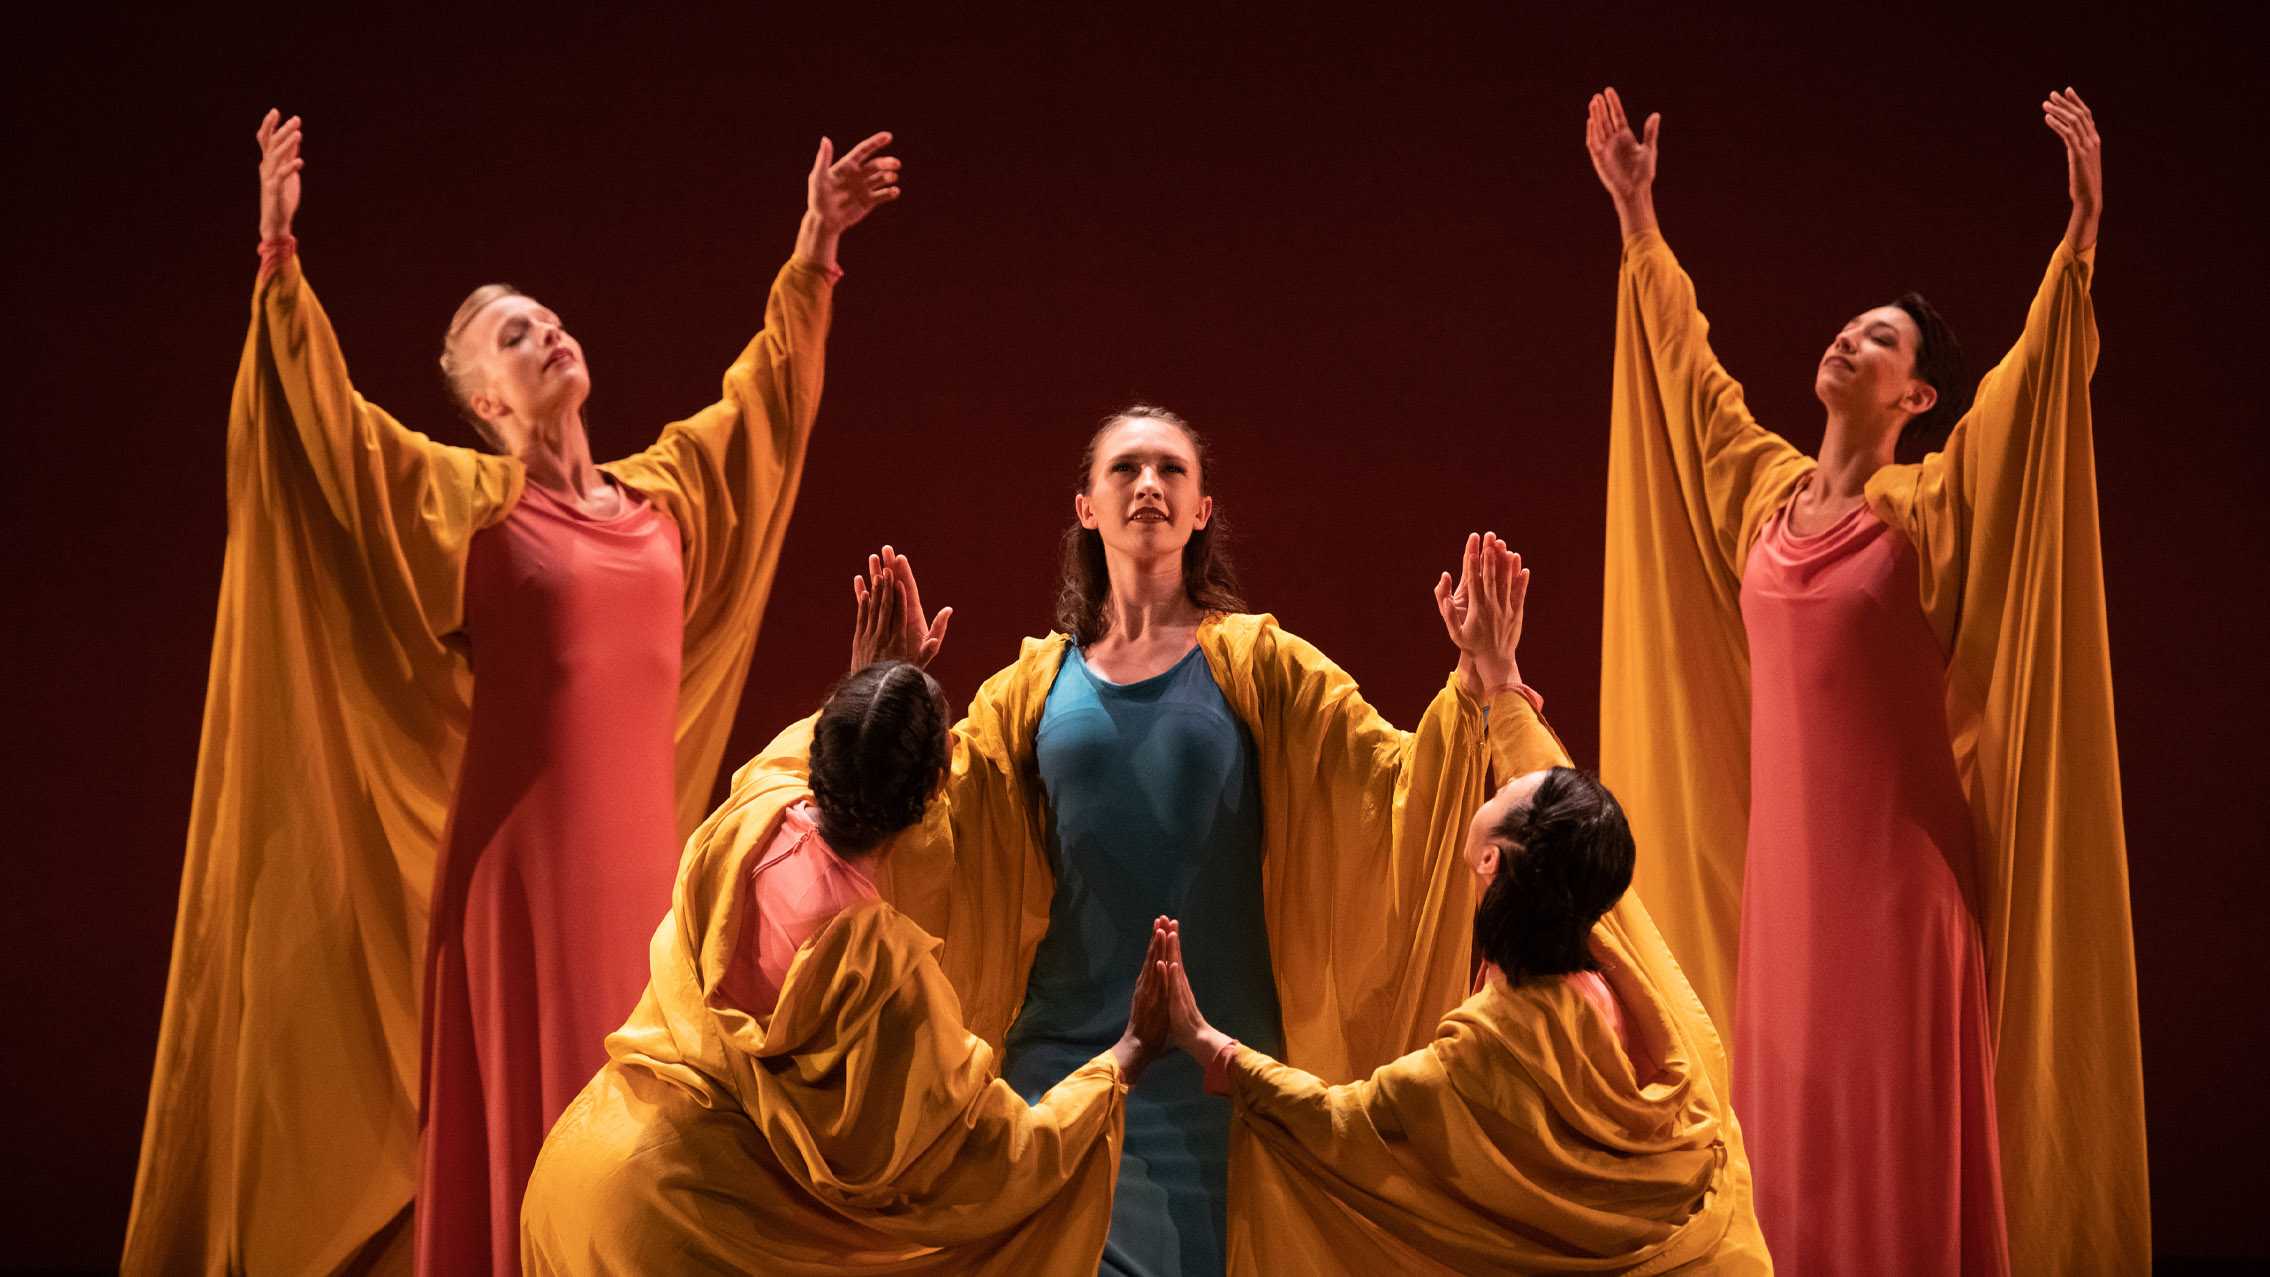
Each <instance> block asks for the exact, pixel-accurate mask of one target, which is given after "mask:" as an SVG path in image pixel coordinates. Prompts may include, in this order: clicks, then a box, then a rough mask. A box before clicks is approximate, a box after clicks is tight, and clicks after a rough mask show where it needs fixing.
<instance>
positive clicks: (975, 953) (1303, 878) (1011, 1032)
mask: <svg viewBox="0 0 2270 1277" xmlns="http://www.w3.org/2000/svg"><path fill="white" fill-rule="evenodd" d="M1208 471H1209V467H1208V465H1207V459H1206V455H1205V451H1204V448H1203V445H1202V444H1201V442H1200V440H1199V438H1198V436H1197V434H1196V433H1195V432H1194V431H1192V430H1191V429H1190V427H1189V426H1188V424H1187V423H1185V422H1184V421H1183V420H1182V419H1181V418H1179V417H1177V416H1175V415H1174V414H1173V413H1170V412H1166V411H1164V410H1163V409H1158V408H1151V407H1142V406H1138V407H1134V408H1130V409H1127V410H1126V411H1124V412H1121V413H1119V414H1116V415H1114V416H1113V417H1111V418H1110V419H1108V420H1106V421H1105V422H1104V424H1103V427H1102V428H1101V429H1099V430H1098V431H1097V432H1096V433H1095V435H1094V436H1093V437H1092V438H1091V439H1090V440H1089V445H1088V449H1087V455H1086V456H1085V457H1083V458H1082V459H1081V463H1080V472H1079V473H1080V481H1079V488H1078V495H1077V496H1076V497H1075V498H1074V512H1075V514H1076V516H1077V518H1078V520H1079V522H1078V523H1077V524H1075V525H1074V526H1073V527H1072V528H1070V529H1068V530H1067V533H1066V536H1065V542H1064V579H1063V588H1062V591H1061V593H1060V596H1059V599H1058V604H1057V625H1058V627H1059V629H1060V630H1062V631H1063V632H1062V633H1061V634H1056V635H1051V636H1050V637H1048V638H1046V639H1037V640H1031V641H1028V642H1027V643H1026V644H1025V648H1024V654H1023V656H1022V657H1020V659H1019V661H1018V663H1017V664H1016V665H1014V666H1012V667H1010V668H1009V669H1008V670H1005V671H1003V672H1002V673H1001V674H999V675H996V676H995V677H994V678H993V679H992V680H989V681H988V682H987V684H986V685H985V686H984V687H983V688H981V689H979V691H978V693H977V695H976V697H975V698H973V699H972V701H971V703H970V711H969V716H968V717H967V718H965V719H964V720H963V721H962V722H961V724H959V725H958V726H957V727H956V728H955V729H954V732H955V762H954V766H953V768H952V769H951V771H950V772H949V775H948V777H947V782H946V785H945V787H944V791H943V793H942V794H941V795H940V797H939V799H938V800H937V802H936V804H935V805H934V807H933V810H932V812H931V814H930V816H929V817H928V818H927V819H926V821H925V824H924V827H923V828H922V829H921V830H920V831H910V832H909V835H908V838H907V839H905V840H902V843H901V845H899V846H898V847H897V848H896V849H895V850H894V851H893V853H892V857H891V860H890V865H891V875H890V877H891V881H890V882H888V883H882V882H879V883H878V887H879V889H880V890H882V892H883V894H884V896H885V898H886V899H889V900H891V901H892V903H893V904H894V905H897V906H898V907H900V908H902V909H904V910H905V911H907V913H908V915H909V916H910V917H913V918H915V919H917V921H919V922H921V923H922V925H923V926H924V928H925V929H926V930H928V931H929V932H930V933H931V934H932V935H935V936H939V937H940V938H941V939H942V940H943V942H944V947H943V949H942V951H941V955H940V960H941V962H942V963H943V965H944V966H945V968H946V971H947V975H948V977H949V978H950V979H952V980H953V981H954V983H955V988H956V992H957V993H958V994H959V995H960V996H961V998H962V1001H963V1009H964V1013H965V1017H966V1018H967V1020H968V1022H969V1023H970V1025H971V1027H972V1031H973V1032H976V1033H978V1034H979V1035H980V1036H981V1037H985V1038H986V1039H987V1040H989V1041H997V1042H999V1043H1000V1044H1001V1046H1002V1055H1001V1060H1002V1076H1003V1077H1005V1078H1006V1079H1007V1080H1008V1081H1009V1083H1010V1084H1011V1085H1012V1086H1014V1087H1016V1088H1017V1089H1018V1090H1019V1091H1021V1092H1024V1093H1025V1094H1028V1095H1039V1094H1042V1093H1044V1092H1045V1091H1047V1089H1048V1088H1049V1087H1050V1086H1052V1085H1054V1084H1055V1083H1056V1082H1058V1081H1060V1080H1061V1079H1062V1078H1063V1077H1064V1076H1065V1075H1066V1074H1068V1073H1069V1072H1070V1071H1071V1070H1072V1069H1073V1068H1075V1067H1077V1066H1078V1065H1079V1064H1081V1063H1082V1062H1084V1061H1086V1060H1088V1059H1092V1058H1093V1057H1094V1056H1095V1054H1096V1049H1094V1048H1091V1047H1089V1046H1087V1045H1086V1044H1087V1043H1089V1042H1092V1041H1095V1040H1097V1039H1098V1038H1099V1035H1100V1037H1101V1040H1103V1041H1104V1042H1105V1044H1106V1045H1108V1044H1109V1043H1110V1042H1111V1041H1113V1040H1115V1039H1116V1038H1117V1036H1118V1035H1119V1033H1120V1030H1121V1028H1122V1026H1123V1024H1124V1017H1125V1014H1126V1010H1125V1008H1126V1006H1127V997H1128V994H1129V992H1130V990H1131V988H1132V979H1133V975H1134V973H1135V972H1136V971H1137V969H1138V966H1139V963H1140V961H1141V955H1142V953H1143V950H1144V948H1145V947H1146V946H1147V945H1148V943H1149V941H1150V936H1151V927H1152V923H1153V921H1154V920H1155V919H1157V918H1158V917H1159V916H1160V915H1172V916H1175V917H1177V918H1180V919H1181V920H1182V922H1183V923H1184V934H1185V935H1186V936H1187V937H1188V940H1187V941H1186V945H1187V946H1189V947H1187V948H1186V950H1185V955H1184V956H1185V962H1186V967H1187V970H1188V971H1189V978H1190V980H1191V982H1192V983H1193V984H1194V985H1196V986H1198V988H1199V996H1201V997H1203V998H1206V999H1207V1006H1208V1009H1209V1011H1210V1012H1211V1011H1212V1009H1213V1008H1214V1007H1215V1006H1216V1005H1219V1006H1220V1007H1221V1008H1222V1013H1221V1019H1222V1027H1223V1029H1224V1031H1225V1032H1230V1033H1234V1034H1236V1035H1237V1036H1238V1038H1240V1039H1241V1040H1243V1041H1246V1042H1249V1043H1252V1044H1255V1045H1256V1046H1260V1045H1261V1044H1264V1043H1267V1044H1273V1045H1275V1046H1280V1047H1282V1048H1283V1049H1284V1050H1285V1051H1286V1052H1287V1053H1288V1055H1289V1056H1290V1057H1294V1058H1298V1059H1302V1060H1306V1061H1310V1062H1311V1063H1310V1064H1306V1065H1303V1067H1312V1068H1313V1069H1314V1070H1315V1071H1319V1072H1321V1073H1323V1074H1327V1075H1330V1076H1333V1077H1335V1078H1339V1077H1355V1076H1360V1075H1362V1074H1364V1073H1368V1072H1369V1071H1370V1070H1371V1069H1373V1068H1376V1067H1378V1066H1379V1065H1380V1064H1384V1063H1386V1062H1387V1061H1388V1060H1390V1059H1393V1058H1394V1057H1396V1056H1398V1055H1401V1054H1403V1053H1404V1052H1406V1051H1409V1050H1411V1049H1413V1048H1414V1047H1416V1046H1419V1045H1422V1044H1423V1043H1424V1042H1425V1041H1426V1038H1427V1035H1429V1034H1431V1032H1432V1030H1433V1027H1434V1025H1435V1024H1436V1023H1437V1022H1438V1021H1439V1020H1440V1019H1441V1016H1442V1014H1443V1013H1444V1012H1445V1011H1447V1010H1449V1009H1450V1007H1451V1006H1454V1005H1456V1003H1457V1001H1458V999H1459V998H1460V997H1462V996H1463V995H1464V993H1465V991H1466V989H1467V986H1468V982H1469V980H1470V978H1471V974H1472V973H1471V970H1470V968H1469V967H1468V964H1467V954H1466V931H1465V928H1463V926H1461V927H1459V928H1457V929H1456V931H1455V934H1454V933H1453V932H1452V931H1451V930H1449V929H1446V928H1444V927H1442V926H1440V925H1439V924H1440V922H1441V920H1442V919H1443V918H1445V917H1450V918H1458V919H1460V920H1461V921H1462V918H1463V911H1464V910H1466V909H1469V908H1470V907H1471V901H1470V900H1469V899H1468V898H1467V896H1466V894H1465V888H1466V883H1467V879H1468V875H1467V874H1466V873H1465V872H1464V867H1463V862H1462V861H1461V860H1460V859H1459V856H1458V850H1459V846H1460V844H1461V841H1462V836H1463V830H1464V828H1465V825H1466V822H1467V821H1468V820H1469V819H1470V818H1471V817H1472V815H1473V812H1474V810H1475V809H1476V808H1478V807H1479V806H1480V805H1481V803H1482V801H1483V800H1484V799H1485V798H1486V797H1487V796H1488V791H1487V788H1486V786H1485V783H1484V782H1485V780H1486V775H1487V771H1488V754H1489V751H1490V745H1489V740H1488V735H1489V733H1488V729H1487V726H1486V716H1485V714H1484V707H1485V705H1487V704H1489V703H1491V702H1493V701H1497V702H1499V703H1500V704H1501V705H1502V706H1503V707H1504V708H1506V709H1507V710H1508V711H1509V712H1510V710H1511V708H1512V706H1513V704H1514V703H1517V702H1518V701H1519V700H1520V699H1521V697H1520V695H1519V693H1518V691H1517V690H1516V689H1518V686H1519V673H1518V671H1517V670H1516V668H1515V665H1514V646H1515V644H1516V642H1517V641H1518V639H1519V627H1520V621H1519V617H1520V607H1519V602H1518V587H1517V586H1516V585H1515V582H1516V581H1517V580H1521V581H1525V575H1524V574H1523V573H1522V572H1521V570H1520V560H1519V557H1518V556H1516V555H1514V554H1512V553H1511V552H1510V551H1509V550H1507V549H1506V548H1505V547H1504V546H1503V545H1501V544H1500V543H1498V542H1497V540H1496V539H1495V537H1494V536H1493V537H1489V538H1484V537H1480V536H1475V537H1471V538H1469V539H1468V543H1467V547H1466V556H1465V565H1464V577H1465V580H1464V581H1462V583H1461V584H1460V585H1459V586H1458V587H1457V588H1455V589H1454V588H1453V586H1452V583H1451V580H1450V578H1449V577H1448V576H1447V575H1445V576H1444V577H1443V578H1442V580H1441V582H1440V583H1439V585H1438V587H1437V590H1436V604H1437V607H1438V610H1439V611H1440V612H1441V615H1442V620H1443V622H1444V624H1445V626H1446V627H1447V629H1448V632H1449V634H1450V636H1451V639H1452V641H1453V642H1454V643H1456V644H1457V645H1458V648H1459V651H1460V660H1459V675H1458V677H1456V678H1455V679H1453V680H1451V683H1450V685H1449V686H1447V687H1445V688H1444V690H1443V691H1442V692H1441V693H1439V694H1438V695H1437V696H1436V698H1435V701H1434V703H1433V704H1431V705H1430V706H1429V708H1428V711H1427V715H1426V718H1425V719H1424V720H1422V722H1421V724H1420V729H1419V731H1418V732H1416V733H1404V732H1400V731H1397V730H1396V729H1395V728H1394V727H1393V726H1392V725H1390V724H1388V723H1387V722H1386V721H1385V720H1384V719H1382V718H1380V716H1379V715H1378V714H1377V713H1376V712H1375V711H1374V710H1372V708H1371V707H1370V706H1368V705H1366V704H1365V703H1364V702H1363V699H1362V697H1361V696H1360V695H1358V694H1357V692H1356V687H1355V683H1354V681H1353V680H1351V679H1349V678H1348V677H1347V675H1346V674H1345V673H1343V672H1341V671H1340V670H1339V669H1338V668H1337V667H1335V666H1333V665H1332V664H1331V662H1330V661H1328V660H1326V659H1325V658H1324V656H1323V654H1322V653H1319V652H1317V651H1316V650H1315V649H1314V648H1313V647H1310V646H1309V645H1308V644H1306V643H1303V642H1302V641H1300V640H1299V639H1298V638H1295V637H1294V636H1292V635H1289V634H1286V633H1285V632H1284V631H1283V630H1281V629H1279V628H1278V627H1277V624H1276V621H1275V620H1274V618H1271V617H1267V616H1255V615H1250V614H1246V612H1245V604H1244V601H1243V599H1242V598H1241V597H1240V595H1239V592H1238V589H1237V584H1236V579H1235V575H1234V573H1233V572H1232V571H1231V569H1230V565H1229V561H1228V559H1227V558H1226V556H1224V555H1223V553H1222V550H1221V540H1222V524H1221V520H1220V519H1219V517H1218V516H1217V515H1216V514H1215V512H1214V507H1213V497H1212V496H1211V495H1210V494H1209V493H1208V491H1207V487H1208V485H1207V478H1208ZM1485 570H1487V571H1489V572H1493V573H1495V574H1496V578H1495V579H1498V580H1500V581H1502V582H1503V583H1504V585H1505V589H1504V590H1502V591H1501V592H1500V593H1499V594H1497V595H1492V596H1490V600H1488V601H1484V602H1483V603H1481V604H1480V605H1478V606H1476V605H1472V599H1473V598H1474V597H1478V596H1474V595H1471V594H1470V592H1469V590H1468V588H1467V585H1468V583H1473V582H1478V580H1479V577H1478V575H1477V574H1479V573H1482V572H1484V571H1485ZM868 571H869V574H870V576H871V577H873V578H874V579H875V581H876V582H877V584H876V588H878V589H889V590H892V591H894V592H895V593H896V594H897V595H899V596H900V597H902V598H903V611H902V612H901V614H900V616H899V618H898V620H896V621H894V622H893V623H892V625H891V627H890V628H891V630H892V632H891V633H890V634H888V635H867V636H865V637H864V638H862V639H860V640H855V642H854V649H855V653H856V654H857V655H856V659H855V662H854V663H855V664H856V663H858V662H860V661H865V660H872V659H876V658H878V657H883V656H897V657H900V658H902V659H907V660H912V661H915V662H916V663H918V664H919V663H926V662H927V661H928V660H929V659H930V657H931V656H932V655H933V654H934V653H935V652H936V651H937V648H938V645H939V642H940V640H941V638H942V636H943V633H944V630H945V624H946V618H947V616H948V614H949V613H950V609H945V610H941V612H940V613H939V614H938V615H937V617H935V618H931V617H929V616H926V615H925V614H924V613H923V610H922V606H921V602H920V597H919V594H918V593H917V591H916V589H915V587H914V580H913V569H912V567H911V565H909V564H908V563H907V562H906V561H905V560H903V559H899V558H897V557H896V556H895V555H893V554H892V553H891V551H890V548H889V547H887V546H886V547H884V550H883V553H882V555H881V556H879V557H876V558H871V559H869V561H868ZM1475 588H1476V589H1479V586H1478V584H1477V585H1476V586H1475ZM854 592H855V593H856V594H858V595H859V596H860V598H861V600H862V602H863V603H864V602H865V600H866V598H867V586H866V583H865V581H863V580H855V582H854ZM1500 600H1502V602H1501V601H1500ZM886 610H888V605H886ZM863 614H864V613H863ZM870 649H871V650H870ZM1501 698H1505V699H1503V700H1501ZM1264 795H1267V796H1268V797H1267V800H1266V801H1267V802H1268V804H1269V807H1270V811H1269V814H1268V816H1267V818H1266V819H1265V818H1264V816H1263V812H1262V807H1263V802H1264ZM1043 875H1045V877H1044V876H1043ZM1200 945H1204V946H1206V947H1204V948H1200V947H1197V946H1200ZM1272 954H1274V955H1275V959H1274V961H1273V960H1272ZM1233 1025H1234V1026H1235V1027H1232V1026H1233ZM1202 1082H1203V1079H1202V1078H1201V1076H1200V1074H1199V1071H1198V1070H1197V1069H1196V1068H1195V1067H1194V1066H1192V1065H1191V1064H1190V1062H1189V1061H1188V1060H1187V1059H1184V1058H1167V1059H1162V1060H1160V1061H1159V1062H1158V1063H1157V1064H1156V1065H1155V1066H1154V1067H1153V1068H1152V1070H1151V1071H1150V1072H1148V1073H1146V1074H1145V1075H1144V1077H1143V1078H1142V1080H1141V1082H1140V1083H1139V1084H1138V1085H1136V1086H1135V1087H1134V1088H1132V1089H1131V1090H1130V1092H1129V1094H1128V1097H1127V1127H1126V1140H1125V1145H1124V1148H1123V1151H1122V1154H1121V1160H1120V1172H1119V1177H1118V1181H1117V1184H1116V1187H1115V1190H1114V1196H1113V1203H1112V1221H1111V1234H1110V1240H1109V1244H1108V1245H1107V1246H1106V1248H1105V1251H1104V1255H1103V1259H1102V1265H1101V1271H1102V1272H1103V1273H1107V1274H1113V1275H1114V1277H1204V1275H1211V1274H1220V1273H1222V1272H1223V1271H1224V1269H1225V1267H1226V1266H1227V1264H1228V1263H1229V1262H1230V1260H1231V1257H1233V1256H1236V1257H1238V1259H1239V1262H1240V1264H1241V1266H1242V1267H1243V1268H1244V1269H1246V1270H1248V1271H1250V1270H1251V1262H1250V1261H1251V1260H1252V1258H1253V1257H1252V1255H1251V1252H1250V1247H1243V1248H1241V1241H1240V1238H1241V1229H1243V1228H1244V1226H1245V1225H1244V1221H1245V1219H1246V1218H1247V1213H1249V1212H1250V1211H1252V1210H1254V1209H1257V1208H1261V1207H1262V1203H1261V1202H1259V1201H1256V1200H1247V1198H1246V1197H1244V1196H1242V1195H1243V1194H1246V1193H1247V1191H1248V1190H1247V1188H1243V1187H1239V1186H1233V1185H1231V1184H1230V1182H1229V1160H1230V1149H1231V1147H1232V1145H1233V1143H1234V1142H1236V1141H1237V1140H1238V1139H1240V1138H1241V1137H1240V1136H1239V1135H1238V1134H1237V1133H1236V1132H1234V1131H1233V1129H1232V1127H1231V1122H1230V1111H1229V1107H1228V1105H1227V1104H1226V1103H1225V1102H1223V1101H1221V1100H1219V1099H1217V1098H1215V1097H1211V1096H1208V1095H1206V1094H1205V1093H1204V1090H1203V1086H1202Z"/></svg>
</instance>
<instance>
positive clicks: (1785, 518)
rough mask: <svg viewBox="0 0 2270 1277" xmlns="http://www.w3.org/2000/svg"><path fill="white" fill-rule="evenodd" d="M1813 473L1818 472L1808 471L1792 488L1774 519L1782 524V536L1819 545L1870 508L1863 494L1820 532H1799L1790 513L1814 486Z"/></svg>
mask: <svg viewBox="0 0 2270 1277" xmlns="http://www.w3.org/2000/svg"><path fill="white" fill-rule="evenodd" d="M1813 473H1817V472H1812V473H1807V474H1806V476H1805V477H1804V478H1802V479H1800V480H1798V481H1797V486H1796V487H1794V488H1791V489H1790V490H1789V495H1788V496H1787V497H1785V498H1783V499H1782V502H1781V509H1779V510H1777V511H1775V512H1774V521H1775V522H1777V523H1779V524H1780V525H1781V535H1782V538H1783V539H1784V540H1787V541H1790V542H1792V543H1794V544H1797V545H1818V544H1820V543H1821V542H1823V541H1826V540H1827V539H1828V538H1829V537H1832V536H1835V535H1836V534H1837V533H1839V532H1841V531H1843V530H1844V526H1845V525H1846V524H1848V523H1850V522H1852V521H1853V520H1854V519H1857V518H1859V517H1860V515H1861V514H1862V513H1863V512H1865V511H1866V510H1867V509H1868V498H1867V497H1866V496H1862V497H1861V498H1860V501H1859V503H1858V504H1856V505H1854V506H1853V507H1852V508H1851V509H1850V510H1847V511H1845V512H1844V513H1843V514H1842V515H1840V516H1838V518H1837V521H1836V522H1834V523H1832V524H1830V525H1829V526H1827V527H1825V528H1822V529H1821V530H1820V531H1818V532H1799V531H1798V530H1797V529H1796V527H1795V526H1794V525H1792V524H1791V523H1790V514H1791V513H1792V512H1793V511H1794V510H1795V509H1796V508H1797V498H1798V497H1799V496H1800V495H1801V494H1803V492H1804V491H1805V489H1807V488H1810V487H1812V486H1813Z"/></svg>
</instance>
